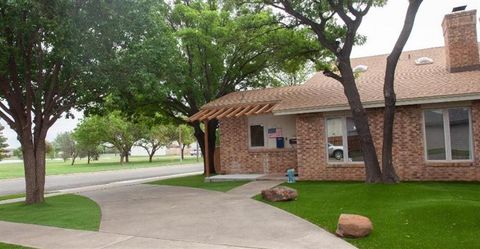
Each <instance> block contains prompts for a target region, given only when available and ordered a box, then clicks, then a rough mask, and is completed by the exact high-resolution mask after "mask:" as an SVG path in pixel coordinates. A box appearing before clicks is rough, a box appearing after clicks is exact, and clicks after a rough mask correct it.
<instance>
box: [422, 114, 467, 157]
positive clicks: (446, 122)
mask: <svg viewBox="0 0 480 249" xmlns="http://www.w3.org/2000/svg"><path fill="white" fill-rule="evenodd" d="M457 108H466V109H467V110H468V133H469V141H468V142H469V149H470V159H457V160H454V159H452V144H451V137H450V135H451V134H450V118H449V117H448V110H450V109H457ZM431 110H441V111H442V117H443V135H444V139H445V141H444V142H445V160H430V159H428V148H427V127H426V120H425V112H426V111H431ZM422 119H423V122H422V123H423V125H422V126H423V148H424V154H425V161H426V162H434V163H459V162H460V163H461V162H473V160H474V158H475V156H474V150H473V131H472V128H473V126H472V109H471V108H470V107H468V106H456V107H444V108H426V109H423V110H422Z"/></svg>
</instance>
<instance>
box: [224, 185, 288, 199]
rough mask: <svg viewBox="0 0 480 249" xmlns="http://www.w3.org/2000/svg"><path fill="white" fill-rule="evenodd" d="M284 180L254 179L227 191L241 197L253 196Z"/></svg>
mask: <svg viewBox="0 0 480 249" xmlns="http://www.w3.org/2000/svg"><path fill="white" fill-rule="evenodd" d="M283 182H284V181H253V182H249V183H246V184H244V185H242V186H240V187H237V188H234V189H232V190H230V191H228V192H227V193H228V194H231V195H236V196H240V197H245V198H251V197H254V196H256V195H258V194H260V193H261V192H262V190H264V189H269V188H273V187H275V186H277V185H279V184H282V183H283Z"/></svg>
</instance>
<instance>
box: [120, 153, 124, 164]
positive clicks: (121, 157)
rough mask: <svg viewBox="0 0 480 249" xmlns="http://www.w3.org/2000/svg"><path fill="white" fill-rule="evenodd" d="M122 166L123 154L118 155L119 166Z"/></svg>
mask: <svg viewBox="0 0 480 249" xmlns="http://www.w3.org/2000/svg"><path fill="white" fill-rule="evenodd" d="M122 164H123V153H120V165H122Z"/></svg>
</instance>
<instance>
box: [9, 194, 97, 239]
mask: <svg viewBox="0 0 480 249" xmlns="http://www.w3.org/2000/svg"><path fill="white" fill-rule="evenodd" d="M100 218H101V213H100V207H99V206H98V204H97V203H95V202H94V201H92V200H90V199H89V198H87V197H83V196H79V195H59V196H53V197H48V198H47V199H46V201H45V203H41V204H35V205H25V204H24V203H23V202H19V203H11V204H3V205H0V220H4V221H11V222H20V223H28V224H36V225H45V226H54V227H62V228H69V229H77V230H89V231H98V228H99V227H100Z"/></svg>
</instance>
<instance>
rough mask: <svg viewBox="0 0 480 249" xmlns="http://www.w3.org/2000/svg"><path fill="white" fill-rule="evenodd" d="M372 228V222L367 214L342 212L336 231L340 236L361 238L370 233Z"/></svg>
mask: <svg viewBox="0 0 480 249" xmlns="http://www.w3.org/2000/svg"><path fill="white" fill-rule="evenodd" d="M372 229H373V225H372V222H371V221H370V219H369V218H367V217H365V216H361V215H356V214H341V215H340V217H339V218H338V225H337V231H336V232H335V233H336V234H337V235H338V236H340V237H348V238H361V237H365V236H367V235H369V234H370V232H372Z"/></svg>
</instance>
